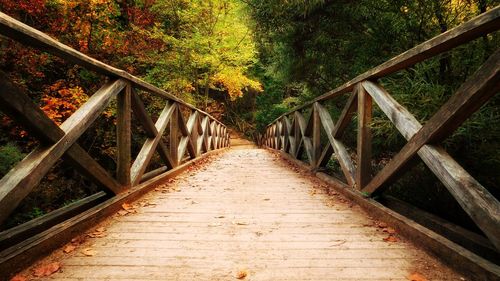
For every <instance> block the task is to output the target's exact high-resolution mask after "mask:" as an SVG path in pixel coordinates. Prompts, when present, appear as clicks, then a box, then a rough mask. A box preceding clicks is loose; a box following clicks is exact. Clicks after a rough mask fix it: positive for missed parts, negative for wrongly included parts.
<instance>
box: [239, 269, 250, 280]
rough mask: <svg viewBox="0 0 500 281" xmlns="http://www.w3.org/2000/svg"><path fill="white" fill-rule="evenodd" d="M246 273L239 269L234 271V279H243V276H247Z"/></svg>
mask: <svg viewBox="0 0 500 281" xmlns="http://www.w3.org/2000/svg"><path fill="white" fill-rule="evenodd" d="M247 275H248V273H247V272H246V270H240V271H238V273H236V279H240V280H241V279H245V277H247Z"/></svg>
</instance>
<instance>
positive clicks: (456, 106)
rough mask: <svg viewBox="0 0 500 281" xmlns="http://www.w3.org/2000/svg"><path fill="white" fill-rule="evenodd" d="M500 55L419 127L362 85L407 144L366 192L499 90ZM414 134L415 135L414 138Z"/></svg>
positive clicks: (379, 92) (383, 94) (378, 93)
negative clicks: (499, 66) (451, 122)
mask: <svg viewBox="0 0 500 281" xmlns="http://www.w3.org/2000/svg"><path fill="white" fill-rule="evenodd" d="M499 64H500V51H497V52H495V54H494V55H492V56H491V57H490V58H489V59H488V61H487V62H485V63H484V65H483V66H482V67H481V68H480V69H479V70H478V71H477V72H476V73H475V74H474V75H472V76H471V77H470V78H469V79H467V81H466V82H465V83H464V84H463V85H462V86H461V87H460V88H459V89H458V90H457V92H456V93H455V94H454V95H453V96H452V97H451V98H450V99H449V100H448V101H447V102H446V103H445V104H444V105H443V106H442V107H441V108H440V109H439V110H438V112H437V113H436V114H434V116H433V117H431V119H430V120H429V121H428V122H427V123H426V124H425V126H424V127H422V126H421V125H420V124H419V123H418V121H417V120H416V119H415V117H413V116H412V115H411V114H410V113H409V112H408V111H407V110H406V109H405V108H404V107H402V106H401V105H399V104H398V103H397V102H396V101H395V100H394V99H393V98H392V97H390V95H389V94H388V93H387V92H386V91H385V90H384V89H383V88H381V87H379V86H377V85H375V84H374V83H372V82H368V81H366V82H363V87H364V88H366V90H367V91H368V92H369V93H370V94H371V95H372V96H373V97H374V98H376V99H377V100H376V102H377V104H379V106H380V107H381V109H382V110H383V111H384V113H385V114H386V115H387V116H388V117H389V119H390V120H391V121H392V122H393V123H394V124H395V125H396V128H398V130H399V131H400V132H401V134H402V135H403V136H404V137H405V138H406V139H408V140H409V141H408V143H407V144H406V145H405V146H404V147H403V148H402V149H401V151H400V152H399V153H398V154H397V155H396V156H395V157H394V158H393V159H392V160H391V161H390V162H389V163H388V164H387V165H386V167H384V169H383V170H382V171H381V172H380V173H379V174H378V175H377V176H376V177H375V178H374V180H373V181H372V182H371V183H370V184H369V185H368V186H367V187H366V189H365V191H366V192H370V193H371V192H374V191H375V190H377V189H378V188H380V187H381V186H382V185H383V184H384V183H385V182H386V181H387V180H389V179H390V178H391V177H393V176H394V175H395V174H396V173H397V172H398V170H399V169H400V168H402V167H403V166H404V164H405V163H406V162H407V161H409V160H410V159H411V157H413V156H414V155H415V154H416V153H417V151H418V150H419V149H420V148H421V147H422V146H423V145H424V144H426V143H429V142H430V141H432V140H436V138H438V137H439V139H442V138H443V137H444V136H445V135H448V134H450V133H452V132H453V131H454V129H455V128H457V127H458V126H460V124H461V123H454V124H450V122H449V121H448V120H452V121H453V122H463V120H465V119H466V118H467V117H468V116H470V115H471V114H472V113H474V112H475V110H477V109H478V108H479V107H480V106H481V105H482V104H484V103H485V102H486V101H487V100H488V98H489V97H491V96H493V95H494V94H496V93H498V91H499V90H500V83H499V82H498V81H500V79H499V72H498V71H499V70H498V65H499ZM417 131H418V134H417Z"/></svg>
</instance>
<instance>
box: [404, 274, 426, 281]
mask: <svg viewBox="0 0 500 281" xmlns="http://www.w3.org/2000/svg"><path fill="white" fill-rule="evenodd" d="M407 278H408V280H410V281H427V278H425V277H424V276H422V275H421V274H418V273H413V274H412V275H410V276H408V277H407Z"/></svg>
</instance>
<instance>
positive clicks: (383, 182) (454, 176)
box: [259, 7, 500, 250]
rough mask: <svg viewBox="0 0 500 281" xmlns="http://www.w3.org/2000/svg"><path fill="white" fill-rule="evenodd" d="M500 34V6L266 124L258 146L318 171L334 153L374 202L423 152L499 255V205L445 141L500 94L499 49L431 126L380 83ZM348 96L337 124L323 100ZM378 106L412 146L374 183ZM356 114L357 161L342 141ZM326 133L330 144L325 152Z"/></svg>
mask: <svg viewBox="0 0 500 281" xmlns="http://www.w3.org/2000/svg"><path fill="white" fill-rule="evenodd" d="M499 28H500V7H496V8H494V9H492V10H490V11H488V12H486V13H484V14H482V15H480V16H478V17H476V18H474V19H472V20H471V21H469V22H467V23H465V24H463V25H461V26H459V27H456V28H454V29H452V30H449V31H448V32H446V33H443V34H441V35H439V36H437V37H435V38H433V39H431V40H429V41H427V42H424V43H422V44H420V45H418V46H416V47H414V48H412V49H410V50H408V51H406V52H405V53H402V54H401V55H399V56H397V57H394V58H393V59H391V60H389V61H387V62H385V63H383V64H381V65H379V66H377V67H375V68H374V69H371V70H369V71H367V72H366V73H364V74H361V75H359V76H358V77H356V78H354V79H353V80H351V81H349V82H347V83H346V84H344V85H342V86H340V87H339V88H337V89H335V90H332V91H330V92H328V93H326V94H324V95H322V96H319V97H318V98H316V99H314V100H312V101H311V102H308V103H307V104H305V105H303V106H300V107H298V108H296V109H294V110H292V111H290V112H288V113H285V114H283V115H282V116H280V117H279V118H277V119H276V120H275V121H273V122H272V123H271V124H269V125H268V126H267V128H266V130H265V132H263V135H262V138H261V139H260V141H259V142H260V143H262V144H263V145H265V146H267V147H270V148H272V149H278V150H282V151H284V152H286V153H288V154H290V155H291V156H292V157H294V158H296V159H299V158H301V157H302V154H303V152H305V155H307V160H308V164H309V165H310V168H311V169H313V170H315V169H318V168H319V167H325V166H326V164H327V163H328V161H329V160H330V159H331V157H332V155H335V158H336V159H337V161H338V163H339V164H340V167H341V169H342V172H343V174H344V176H345V178H346V181H347V185H348V186H350V187H351V188H354V189H356V190H359V192H360V193H363V194H364V195H366V194H370V195H371V196H373V195H375V194H377V193H380V192H381V191H382V190H383V189H384V188H386V187H387V186H388V184H389V183H390V182H392V181H394V180H395V179H397V178H398V177H399V176H401V174H402V172H403V171H404V170H405V168H406V167H407V164H408V163H409V162H410V160H411V159H412V158H413V157H414V156H415V155H417V154H418V156H420V158H421V159H422V160H423V162H424V163H425V164H426V165H427V166H428V167H429V169H430V170H431V171H432V172H433V173H434V174H435V175H436V176H437V178H438V179H439V180H440V181H441V182H442V183H443V184H444V185H445V186H446V188H447V189H448V190H449V191H450V193H451V194H452V195H453V197H454V198H455V199H456V200H457V202H458V203H459V204H460V205H461V207H462V208H463V209H464V210H465V211H466V212H467V213H468V214H469V215H470V217H471V218H472V219H473V220H474V222H475V223H476V224H477V225H478V227H479V228H480V229H481V230H482V231H483V232H484V234H485V235H486V236H487V237H488V238H489V240H490V241H491V242H492V243H493V244H494V246H495V247H496V248H497V250H499V249H500V204H499V202H498V200H497V199H496V198H495V197H494V196H492V195H491V194H490V192H488V190H487V189H485V188H484V187H483V186H482V185H481V184H480V183H479V182H478V181H476V180H475V179H474V178H473V177H472V176H471V175H470V174H469V173H468V172H467V171H465V170H464V169H463V168H462V167H461V166H460V165H459V164H458V163H457V162H456V161H455V160H454V159H453V158H452V157H451V156H450V155H449V154H448V153H447V152H446V151H445V150H444V149H443V147H442V146H441V145H440V143H441V142H442V141H443V140H444V139H445V138H446V137H448V136H450V135H451V134H452V133H453V132H454V131H455V129H457V128H458V127H459V126H460V125H461V124H462V123H463V122H464V121H465V120H466V119H467V118H468V117H470V116H471V115H472V114H473V113H474V112H475V111H477V110H478V109H479V108H480V107H481V106H482V105H483V104H484V103H486V102H487V101H488V100H489V99H490V98H491V97H492V96H494V95H495V94H497V93H498V92H499V90H500V79H499V78H500V77H499V73H498V72H499V68H500V50H496V51H495V52H494V53H493V55H491V57H490V58H489V59H488V60H487V61H486V62H485V63H484V64H483V65H482V66H481V67H480V68H479V70H477V71H476V73H475V74H473V75H472V76H471V77H469V78H468V79H467V81H466V82H465V83H464V84H463V85H462V86H461V87H460V88H459V89H458V90H457V91H456V93H454V95H452V96H451V98H450V99H449V100H448V101H447V102H446V103H445V104H444V105H443V106H442V107H441V108H440V109H439V110H438V111H437V112H436V113H435V114H434V116H432V118H430V119H429V120H428V121H427V122H426V123H425V124H424V125H422V124H420V123H419V122H418V121H417V119H416V118H415V117H414V116H413V115H412V114H411V113H410V112H409V111H408V110H407V109H406V108H405V107H403V106H402V105H401V104H399V103H398V102H397V101H396V100H395V99H394V98H392V97H391V95H390V94H389V93H388V92H387V91H386V90H385V89H384V88H383V87H382V86H381V85H380V84H378V83H377V79H379V78H382V77H385V76H387V75H389V74H392V73H394V72H396V71H399V70H402V69H406V68H408V67H411V66H412V65H414V64H416V63H418V62H421V61H424V60H426V59H428V58H431V57H434V56H436V55H437V54H439V53H442V52H445V51H449V50H451V49H453V48H455V47H457V46H459V45H461V44H464V43H467V42H469V41H471V40H474V39H476V38H480V37H482V36H486V35H487V34H489V33H492V32H495V31H497V30H498V29H499ZM347 93H350V97H349V99H348V101H347V104H346V105H345V107H344V109H343V111H342V113H341V115H340V117H339V118H338V120H336V121H334V120H333V119H332V117H331V116H330V114H329V112H328V110H327V109H326V108H325V107H324V106H323V105H322V102H325V101H328V100H331V99H334V98H336V97H339V96H340V95H343V94H347ZM373 102H375V103H376V104H377V105H378V107H379V108H380V109H381V111H382V112H383V113H385V115H386V116H387V117H388V118H389V120H390V121H391V122H392V123H393V124H394V125H395V127H396V128H397V130H398V131H399V132H400V133H401V134H402V135H403V137H404V138H405V139H406V140H407V143H406V145H405V146H404V147H403V148H402V149H401V151H400V152H399V153H398V154H397V155H395V156H394V157H393V158H392V160H390V162H389V163H388V164H387V165H386V166H385V167H384V168H383V169H382V170H381V171H380V172H379V173H378V174H376V175H375V176H374V177H373V178H372V177H371V173H372V171H371V168H372V166H371V145H372V136H371V128H370V122H371V119H372V108H373ZM304 112H308V117H309V118H308V119H306V118H305V117H304ZM356 113H357V122H358V125H357V127H358V129H357V150H356V156H355V157H353V158H351V155H350V154H349V153H348V150H347V149H346V147H345V145H344V143H343V141H342V137H343V134H344V132H345V130H346V127H347V125H348V124H349V123H350V122H351V120H352V118H353V116H355V115H356ZM492 125H493V126H496V125H497V124H492ZM321 127H323V129H324V132H325V134H326V137H327V138H328V141H329V143H328V144H327V145H326V147H323V148H322V147H321Z"/></svg>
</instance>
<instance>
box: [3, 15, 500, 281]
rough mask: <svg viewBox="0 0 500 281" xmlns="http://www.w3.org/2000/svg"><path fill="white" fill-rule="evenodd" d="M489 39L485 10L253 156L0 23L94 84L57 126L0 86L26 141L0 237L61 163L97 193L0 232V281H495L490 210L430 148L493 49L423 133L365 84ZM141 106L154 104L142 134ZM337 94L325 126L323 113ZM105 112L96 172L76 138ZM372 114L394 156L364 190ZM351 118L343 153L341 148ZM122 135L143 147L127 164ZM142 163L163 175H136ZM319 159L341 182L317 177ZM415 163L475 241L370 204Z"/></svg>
mask: <svg viewBox="0 0 500 281" xmlns="http://www.w3.org/2000/svg"><path fill="white" fill-rule="evenodd" d="M499 28H500V8H499V7H497V8H495V9H492V10H490V11H488V12H487V13H484V14H482V15H480V16H478V17H476V18H474V19H472V20H471V21H469V22H467V23H465V24H463V25H461V26H459V27H457V28H455V29H452V30H450V31H448V32H446V33H443V34H441V35H439V36H437V37H435V38H433V39H431V40H429V41H427V42H425V43H423V44H421V45H418V46H416V47H415V48H413V49H410V50H408V51H407V52H405V53H403V54H401V55H399V56H397V57H395V58H393V59H391V60H389V61H387V62H386V63H383V64H382V65H380V66H378V67H376V68H374V69H372V70H369V71H368V72H366V73H364V74H362V75H360V76H358V77H356V78H354V79H353V80H351V81H349V82H347V83H346V84H345V85H343V86H341V87H339V88H337V89H334V90H332V91H330V92H328V93H326V94H324V95H322V96H320V97H318V98H316V99H314V100H313V101H311V102H309V103H307V104H305V105H303V106H301V107H299V108H297V109H296V110H294V111H292V112H289V113H286V114H284V115H283V116H281V117H279V118H278V119H276V120H275V121H274V122H273V123H272V124H270V125H269V126H268V127H267V129H266V131H265V132H263V135H262V136H260V137H259V138H258V140H257V143H258V144H259V145H260V146H263V147H264V148H267V149H263V148H258V147H256V146H253V145H252V144H249V143H245V141H242V140H240V139H233V140H232V143H233V145H232V147H230V148H229V146H230V143H231V141H230V136H229V131H228V129H227V128H226V126H225V125H224V124H222V123H221V122H220V121H218V120H216V119H215V118H213V117H212V116H210V115H209V114H207V113H206V112H203V111H201V110H199V109H197V108H195V107H194V106H192V105H190V104H188V103H185V102H183V101H182V100H180V99H178V98H176V97H175V96H172V95H170V94H168V93H166V92H165V91H163V90H161V89H159V88H156V87H154V86H152V85H150V84H148V83H146V82H144V81H142V80H140V79H138V78H136V77H134V76H132V75H130V74H129V73H127V72H125V71H122V70H119V69H116V68H113V67H111V66H109V65H106V64H104V63H102V62H100V61H97V60H95V59H92V58H90V57H88V56H86V55H84V54H81V53H79V52H77V51H76V50H74V49H71V48H69V47H68V46H65V45H63V44H61V43H59V42H57V41H56V40H54V39H52V38H50V37H49V36H47V35H45V34H43V33H41V32H39V31H37V30H35V29H33V28H31V27H29V26H26V25H24V24H23V23H21V22H18V21H16V20H14V19H12V18H10V17H9V16H7V15H5V14H1V13H0V34H2V35H3V36H6V37H9V38H12V39H14V40H17V41H19V42H21V43H24V44H26V45H28V46H30V47H34V48H37V49H40V50H42V51H45V52H48V53H50V54H52V55H55V56H57V57H60V58H62V59H64V60H67V61H68V62H71V63H75V64H77V65H80V66H82V67H85V68H87V69H88V70H91V71H95V72H97V73H99V74H101V75H103V76H105V77H106V78H105V83H104V85H103V86H102V87H101V88H100V89H99V90H98V91H97V92H96V93H94V94H93V95H92V96H91V97H90V98H89V99H88V101H87V102H86V103H85V104H84V105H83V106H81V107H80V108H79V109H78V110H77V111H76V112H75V113H74V114H73V115H71V117H69V119H67V120H66V121H65V122H64V123H62V124H61V125H60V126H58V125H57V124H55V123H54V122H53V121H51V120H50V119H49V118H48V117H47V116H46V115H45V114H44V113H43V111H42V110H41V109H40V108H39V107H38V106H37V105H36V104H35V103H34V102H33V101H32V100H31V99H30V98H29V96H28V95H27V94H26V93H24V92H23V91H22V90H21V89H19V88H18V87H16V86H15V85H14V83H12V82H11V81H9V78H8V76H7V75H6V74H3V73H0V75H1V79H0V109H1V110H2V112H3V113H4V114H6V115H8V116H9V117H10V118H11V119H13V120H14V121H15V122H17V123H18V124H19V125H21V126H23V127H24V128H25V129H26V130H27V131H28V132H29V133H30V134H31V135H33V136H36V137H37V138H38V140H39V142H40V144H39V146H38V147H37V148H36V149H35V150H34V151H33V152H31V153H30V154H29V155H28V156H27V157H26V158H24V159H23V160H22V161H20V162H19V163H18V164H17V165H16V166H15V167H14V168H13V169H12V170H11V171H10V172H9V173H8V174H6V175H5V176H4V177H3V178H2V179H1V180H0V223H2V222H4V221H5V220H6V219H7V218H8V217H9V216H10V215H11V214H12V212H13V211H14V209H15V208H16V207H17V206H18V205H19V204H20V202H21V201H22V200H23V198H25V197H26V196H27V195H28V194H29V193H30V192H31V191H32V190H33V188H34V187H35V186H37V185H38V184H39V183H40V181H41V180H42V178H43V177H44V176H46V174H47V173H48V172H49V170H50V169H51V168H52V167H53V166H54V165H55V164H56V162H57V161H58V160H59V159H61V158H62V159H63V160H64V161H65V162H68V163H70V164H71V165H72V166H73V167H74V168H75V170H77V171H78V172H80V173H81V174H82V175H84V176H86V177H87V178H89V179H90V180H92V182H93V183H95V184H96V185H98V186H100V187H102V189H103V192H100V193H97V194H95V195H92V196H90V197H87V198H85V199H83V200H81V201H78V202H75V203H72V204H70V205H68V206H66V207H63V208H61V209H59V210H56V211H53V212H52V213H49V214H47V215H45V216H42V217H39V218H37V219H34V220H32V221H30V222H27V223H25V224H22V225H19V226H16V227H13V228H11V229H7V230H5V231H3V232H1V233H0V251H1V252H0V280H9V279H10V278H11V277H12V276H13V275H15V274H17V273H19V272H20V273H19V275H17V277H16V278H17V280H25V279H22V278H23V276H24V277H29V278H34V276H35V277H36V279H43V280H237V279H241V280H243V279H245V280H500V267H499V260H500V259H499V255H498V250H499V249H500V204H499V202H498V200H497V199H496V198H495V197H493V196H492V195H491V194H490V193H489V192H488V191H487V190H486V189H485V188H484V187H483V186H482V185H481V184H480V183H479V182H477V181H476V180H475V179H474V178H473V177H472V176H471V175H470V174H469V173H468V172H467V171H465V170H464V169H463V168H462V167H461V166H460V165H459V164H458V163H457V162H456V161H455V160H454V159H453V158H452V157H451V156H450V155H449V154H447V152H446V151H445V150H444V149H443V148H442V146H441V145H440V143H441V142H442V141H443V140H444V139H445V138H446V137H448V136H449V135H450V134H451V133H453V132H454V130H455V129H456V128H458V127H459V126H460V125H461V124H462V123H463V122H464V121H465V120H466V119H467V118H468V117H469V116H471V115H472V114H473V113H474V112H475V111H477V110H478V109H479V108H480V107H481V106H482V105H483V104H484V103H486V102H487V101H488V100H489V99H490V98H491V97H493V96H494V95H495V94H497V93H498V92H499V90H500V82H499V81H500V80H499V73H498V71H499V68H500V67H499V66H500V52H499V50H497V51H495V52H494V53H493V55H491V57H490V58H489V59H488V60H487V61H486V62H485V63H484V65H483V66H482V67H480V69H479V70H477V71H476V73H474V74H473V75H472V76H471V77H470V78H469V79H468V80H467V81H466V82H465V83H464V84H463V85H462V87H460V88H459V89H458V90H457V92H456V93H455V94H454V95H453V96H452V97H451V98H450V99H449V100H448V101H447V102H446V103H445V104H444V105H443V106H442V108H441V109H440V110H438V112H437V113H436V114H435V115H434V116H433V117H432V118H431V119H429V120H428V121H427V122H426V123H425V124H420V123H419V122H418V121H417V119H416V118H415V117H414V116H413V115H412V114H411V113H410V112H409V111H408V110H407V109H405V108H404V107H403V106H402V105H400V104H399V103H398V102H397V101H396V100H395V99H394V98H392V97H391V95H390V94H389V93H388V92H387V91H386V90H385V89H384V88H383V87H382V86H381V85H380V84H378V83H377V79H379V78H382V77H385V76H387V75H390V74H392V73H395V72H397V71H400V70H403V69H407V68H409V67H411V66H413V65H414V64H416V63H418V62H421V61H424V60H426V59H429V58H432V57H435V56H437V55H438V54H441V53H443V52H447V51H450V50H452V49H454V48H456V47H457V46H460V45H462V44H465V43H467V42H470V41H472V40H474V39H477V38H480V37H483V36H487V35H488V34H490V33H493V32H497V31H498V29H499ZM147 95H154V96H157V97H159V98H161V99H163V100H164V108H163V110H162V111H161V112H160V113H158V115H157V116H158V117H157V118H154V119H156V120H153V118H152V117H151V116H150V115H149V113H148V112H147V111H146V109H145V106H144V104H143V101H142V100H143V97H144V96H147ZM341 95H349V99H348V100H347V103H346V105H345V108H344V110H343V112H342V114H341V116H340V117H339V118H338V120H335V121H334V120H333V118H332V117H331V115H330V114H329V112H328V110H327V108H326V106H325V102H327V101H329V100H332V99H335V98H337V97H339V96H341ZM141 97H142V98H141ZM113 99H116V108H117V124H116V128H117V129H116V138H117V152H118V153H117V169H116V171H108V170H106V169H105V168H103V167H102V166H101V165H100V164H99V163H98V162H97V161H96V160H95V159H93V158H92V157H91V156H90V155H89V154H88V153H87V151H86V150H85V149H83V148H82V147H81V146H80V145H79V144H78V139H79V137H80V136H81V135H82V134H83V133H84V132H85V131H86V130H87V129H88V128H89V127H90V126H91V125H92V124H93V123H94V122H95V120H96V119H97V118H98V116H99V115H100V114H101V113H102V112H103V111H104V110H105V109H106V108H107V106H108V105H109V104H110V102H111V101H112V100H113ZM374 104H376V105H377V106H378V107H379V108H380V109H381V110H382V111H383V112H384V113H385V114H386V115H387V117H388V118H389V120H390V121H391V122H392V123H393V124H394V125H395V127H396V128H397V129H398V130H399V131H400V132H401V134H402V135H403V136H404V138H406V139H407V140H408V143H407V144H406V145H405V146H404V147H403V148H402V150H401V151H400V152H399V153H398V154H397V155H395V156H394V157H393V158H392V159H391V160H390V161H389V163H388V164H387V165H386V166H385V167H384V168H383V169H382V171H380V172H379V173H378V174H376V175H375V176H374V177H371V174H372V171H370V167H371V165H370V161H371V155H370V154H371V139H372V136H371V132H370V126H369V124H370V121H371V118H372V108H373V105H374ZM354 116H357V123H358V128H357V149H356V150H355V151H354V152H349V151H348V149H347V148H346V146H345V145H344V144H343V141H342V137H343V133H344V131H345V130H346V128H347V124H348V123H349V122H350V121H351V119H352V118H353V117H354ZM132 120H135V121H137V122H138V123H139V124H140V125H141V126H142V129H143V130H144V132H145V134H146V139H145V141H144V144H143V146H142V148H141V149H140V150H139V151H138V153H137V155H135V157H134V159H132V158H133V157H132V154H133V153H132V148H131V136H132V135H133V134H135V132H134V131H133V126H131V122H132ZM322 135H324V136H326V139H327V140H328V141H327V142H326V143H325V142H323V143H322V141H321V136H322ZM235 144H238V145H235ZM156 152H157V153H158V154H159V156H160V159H161V160H162V164H161V167H159V168H157V169H154V170H151V171H148V166H149V164H150V162H151V159H152V157H153V154H154V153H156ZM332 156H334V159H335V160H336V161H338V163H339V165H340V166H341V169H342V172H343V174H344V176H345V179H346V180H345V182H344V181H342V180H340V179H336V178H333V177H330V176H328V175H326V174H324V173H322V172H320V171H321V167H324V166H325V165H326V164H327V163H328V161H329V160H330V159H331V158H332ZM417 156H418V157H420V158H421V159H422V160H423V161H424V163H425V164H426V165H427V166H428V167H429V168H430V170H431V171H432V172H433V173H434V174H435V175H436V176H437V177H438V179H439V180H441V181H442V182H443V184H444V185H445V186H446V188H447V189H448V190H449V191H450V193H451V194H452V195H453V196H454V197H455V199H456V200H457V202H458V203H459V204H460V205H461V206H462V208H463V209H464V210H465V211H466V212H467V213H468V214H469V216H470V217H471V218H472V219H473V220H474V222H475V223H476V224H477V226H478V227H479V228H480V229H481V231H482V232H483V233H484V236H482V235H479V234H476V233H471V232H468V231H466V230H464V229H461V228H460V227H457V226H450V224H449V223H443V222H442V221H439V220H437V219H436V218H433V217H431V216H429V215H428V214H425V213H424V212H422V213H420V214H419V215H421V217H420V220H421V223H423V225H421V224H418V223H416V222H415V221H414V220H413V219H414V217H411V216H410V215H409V212H401V214H400V213H397V212H395V211H394V210H391V209H389V208H387V207H386V206H384V205H382V204H381V203H379V202H378V201H376V200H375V199H373V198H372V197H374V196H375V195H378V194H380V193H381V192H382V191H383V189H384V188H386V187H387V186H388V184H389V183H390V182H392V181H394V180H396V179H397V178H398V176H400V175H401V174H402V173H403V172H404V171H405V170H406V169H407V168H408V167H409V164H410V163H411V161H410V160H412V159H413V158H414V157H417ZM301 160H305V161H301ZM155 164H158V163H155ZM406 215H408V216H409V217H408V216H406ZM422 218H424V219H422ZM426 222H427V223H426ZM429 222H432V223H429ZM51 251H53V252H52V254H50V253H51Z"/></svg>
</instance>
